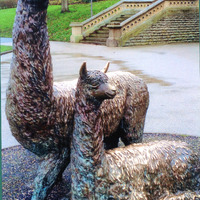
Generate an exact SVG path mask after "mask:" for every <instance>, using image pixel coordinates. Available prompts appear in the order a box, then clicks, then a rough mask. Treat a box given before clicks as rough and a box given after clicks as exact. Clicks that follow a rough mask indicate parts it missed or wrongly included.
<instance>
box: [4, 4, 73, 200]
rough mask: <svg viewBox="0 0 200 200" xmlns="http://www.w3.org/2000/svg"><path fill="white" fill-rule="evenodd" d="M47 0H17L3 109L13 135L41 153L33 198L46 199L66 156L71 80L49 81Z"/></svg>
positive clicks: (31, 149) (70, 118) (60, 173)
mask: <svg viewBox="0 0 200 200" xmlns="http://www.w3.org/2000/svg"><path fill="white" fill-rule="evenodd" d="M47 7H48V0H19V1H18V5H17V11H16V17H15V24H14V28H13V45H14V46H13V59H12V64H11V74H10V80H9V87H8V90H7V102H6V115H7V118H8V121H9V125H10V128H11V131H12V134H13V136H14V137H15V138H16V139H17V140H18V142H19V143H21V144H22V146H23V147H25V148H26V149H28V150H30V151H31V152H33V153H35V154H36V155H38V156H40V157H43V158H44V160H43V161H42V163H41V165H40V167H39V169H38V174H37V177H36V178H35V183H34V188H35V189H34V193H33V196H32V199H37V200H40V199H45V198H46V196H47V194H48V192H49V191H50V190H51V188H52V186H53V185H54V183H55V182H56V180H57V179H58V178H59V177H61V175H62V173H63V171H64V170H65V168H66V166H67V165H68V164H69V162H70V141H71V138H70V137H71V133H72V130H73V113H74V104H73V103H74V86H73V85H72V86H70V84H69V83H67V84H65V83H62V84H53V73H52V61H51V55H50V47H49V39H48V33H47V26H46V13H47Z"/></svg>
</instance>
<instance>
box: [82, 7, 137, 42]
mask: <svg viewBox="0 0 200 200" xmlns="http://www.w3.org/2000/svg"><path fill="white" fill-rule="evenodd" d="M137 12H139V11H134V12H132V13H131V14H122V15H120V16H119V17H117V18H115V19H113V20H111V21H110V22H109V23H111V22H116V23H121V22H123V21H124V20H126V19H128V18H129V17H131V16H132V15H134V14H136V13H137ZM109 23H108V24H109ZM108 24H106V25H104V26H102V27H100V29H98V30H96V31H94V32H93V33H91V34H90V35H89V36H87V37H85V38H83V40H81V41H80V42H81V43H87V44H97V45H106V40H107V39H108V36H109V29H108V28H107V25H108Z"/></svg>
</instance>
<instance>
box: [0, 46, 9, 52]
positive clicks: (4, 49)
mask: <svg viewBox="0 0 200 200" xmlns="http://www.w3.org/2000/svg"><path fill="white" fill-rule="evenodd" d="M10 50H12V47H11V46H4V45H0V53H3V52H5V51H10Z"/></svg>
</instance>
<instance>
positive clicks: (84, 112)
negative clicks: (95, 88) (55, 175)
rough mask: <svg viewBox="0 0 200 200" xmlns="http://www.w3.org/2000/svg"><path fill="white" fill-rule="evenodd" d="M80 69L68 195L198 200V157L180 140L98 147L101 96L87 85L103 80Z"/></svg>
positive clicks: (77, 198)
mask: <svg viewBox="0 0 200 200" xmlns="http://www.w3.org/2000/svg"><path fill="white" fill-rule="evenodd" d="M81 71H83V73H80V74H81V76H80V78H79V81H78V84H77V91H76V103H75V108H76V111H75V118H74V120H75V127H74V131H73V139H72V150H71V170H72V200H86V199H87V200H108V199H109V200H111V199H112V200H113V199H115V200H178V199H180V200H186V199H188V198H189V199H191V200H192V199H193V200H194V199H199V198H200V191H199V190H200V162H199V158H198V157H197V155H196V154H195V153H193V152H192V150H191V149H190V148H189V147H188V146H187V144H186V143H183V142H178V141H177V142H175V141H156V142H150V143H146V144H131V145H128V146H126V147H120V148H115V149H113V150H107V151H106V150H105V149H104V144H103V138H104V135H103V129H104V126H103V121H102V118H101V115H102V113H101V112H102V110H101V109H100V108H101V103H102V101H103V99H102V98H100V99H97V98H95V97H94V95H93V94H94V93H93V92H92V89H91V88H92V87H91V86H90V85H93V82H94V80H95V82H99V85H101V84H108V83H109V81H108V78H107V76H106V75H105V74H103V73H100V72H97V71H88V72H87V70H86V69H85V70H82V69H81ZM82 74H85V75H84V76H83V75H82ZM108 97H109V96H108ZM108 97H105V95H104V98H105V99H106V98H108Z"/></svg>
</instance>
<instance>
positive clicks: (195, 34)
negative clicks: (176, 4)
mask: <svg viewBox="0 0 200 200" xmlns="http://www.w3.org/2000/svg"><path fill="white" fill-rule="evenodd" d="M178 42H199V13H198V11H196V12H195V11H191V10H190V11H189V10H183V11H179V12H174V13H173V12H172V13H168V14H165V15H164V17H163V18H162V19H160V20H159V21H158V22H157V23H155V24H153V25H152V26H151V27H149V28H147V29H146V30H143V31H142V32H140V33H139V34H138V35H135V36H133V37H130V39H128V41H126V43H125V45H124V46H138V45H149V44H168V43H178Z"/></svg>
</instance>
